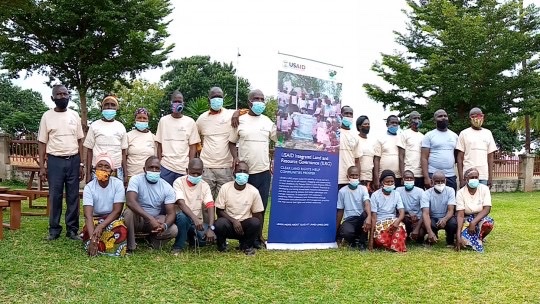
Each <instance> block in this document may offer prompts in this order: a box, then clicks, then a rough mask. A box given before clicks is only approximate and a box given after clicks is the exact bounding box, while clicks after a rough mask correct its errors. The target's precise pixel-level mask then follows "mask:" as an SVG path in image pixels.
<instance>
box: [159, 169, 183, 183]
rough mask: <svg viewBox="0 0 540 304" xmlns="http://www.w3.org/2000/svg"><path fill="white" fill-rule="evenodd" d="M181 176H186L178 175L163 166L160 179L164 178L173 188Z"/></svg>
mask: <svg viewBox="0 0 540 304" xmlns="http://www.w3.org/2000/svg"><path fill="white" fill-rule="evenodd" d="M181 176H184V174H180V173H176V172H174V171H171V170H169V169H167V168H165V167H163V166H161V173H160V177H161V178H163V179H164V180H165V181H166V182H167V183H169V185H171V186H172V185H173V183H174V181H175V180H176V179H177V178H179V177H181Z"/></svg>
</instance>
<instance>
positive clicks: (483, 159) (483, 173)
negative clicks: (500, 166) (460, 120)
mask: <svg viewBox="0 0 540 304" xmlns="http://www.w3.org/2000/svg"><path fill="white" fill-rule="evenodd" d="M456 149H457V150H459V151H461V152H463V153H464V159H463V172H465V171H467V170H469V169H470V168H473V167H474V168H476V169H477V170H478V173H479V174H480V176H479V178H480V179H485V180H487V179H488V178H489V168H488V161H487V155H488V154H489V153H492V152H495V151H497V145H495V139H493V134H491V131H490V130H488V129H484V128H482V129H481V130H475V129H473V128H467V129H465V130H463V131H461V133H459V137H458V142H457V145H456Z"/></svg>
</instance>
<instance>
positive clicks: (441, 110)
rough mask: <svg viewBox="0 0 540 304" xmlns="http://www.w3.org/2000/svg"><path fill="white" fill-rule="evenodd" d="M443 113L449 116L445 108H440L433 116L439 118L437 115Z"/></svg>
mask: <svg viewBox="0 0 540 304" xmlns="http://www.w3.org/2000/svg"><path fill="white" fill-rule="evenodd" d="M441 115H444V116H448V115H447V114H446V111H445V110H443V109H439V110H437V111H435V113H434V114H433V117H434V118H437V117H439V116H441Z"/></svg>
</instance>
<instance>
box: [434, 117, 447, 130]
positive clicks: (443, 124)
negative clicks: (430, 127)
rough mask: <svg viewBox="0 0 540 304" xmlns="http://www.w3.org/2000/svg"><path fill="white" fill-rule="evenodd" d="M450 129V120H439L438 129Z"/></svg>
mask: <svg viewBox="0 0 540 304" xmlns="http://www.w3.org/2000/svg"><path fill="white" fill-rule="evenodd" d="M446 128H448V120H446V119H445V120H437V129H439V130H446Z"/></svg>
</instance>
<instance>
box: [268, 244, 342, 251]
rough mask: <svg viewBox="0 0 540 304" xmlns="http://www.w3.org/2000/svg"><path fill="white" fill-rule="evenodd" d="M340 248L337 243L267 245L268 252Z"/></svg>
mask: <svg viewBox="0 0 540 304" xmlns="http://www.w3.org/2000/svg"><path fill="white" fill-rule="evenodd" d="M333 248H338V245H337V243H336V242H333V243H299V244H288V243H268V242H267V243H266V249H268V250H312V249H333Z"/></svg>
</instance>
